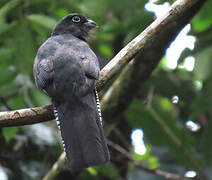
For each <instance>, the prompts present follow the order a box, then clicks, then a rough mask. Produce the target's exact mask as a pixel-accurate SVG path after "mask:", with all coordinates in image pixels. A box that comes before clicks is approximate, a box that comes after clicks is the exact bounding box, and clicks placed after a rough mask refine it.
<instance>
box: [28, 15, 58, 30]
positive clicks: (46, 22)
mask: <svg viewBox="0 0 212 180" xmlns="http://www.w3.org/2000/svg"><path fill="white" fill-rule="evenodd" d="M27 19H28V20H30V21H31V22H34V23H36V24H38V25H41V26H43V27H45V28H47V29H50V30H52V29H53V28H54V26H55V25H56V24H57V21H56V20H55V19H53V18H51V17H49V16H45V15H41V14H31V15H29V16H27Z"/></svg>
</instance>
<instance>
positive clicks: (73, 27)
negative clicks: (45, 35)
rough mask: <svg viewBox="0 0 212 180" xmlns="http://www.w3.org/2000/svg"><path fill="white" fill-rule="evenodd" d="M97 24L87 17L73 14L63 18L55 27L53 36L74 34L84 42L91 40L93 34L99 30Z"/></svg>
mask: <svg viewBox="0 0 212 180" xmlns="http://www.w3.org/2000/svg"><path fill="white" fill-rule="evenodd" d="M97 28H98V26H97V24H96V23H95V22H94V21H93V20H91V19H88V18H86V17H85V16H83V15H81V14H78V13H73V14H69V15H67V16H65V17H63V18H62V19H61V20H60V21H59V22H58V24H57V25H56V26H55V28H54V30H53V32H52V34H51V35H52V36H55V35H60V34H72V35H73V36H75V37H78V38H80V39H83V40H87V39H89V38H90V35H91V34H92V33H91V32H92V31H93V30H95V29H97Z"/></svg>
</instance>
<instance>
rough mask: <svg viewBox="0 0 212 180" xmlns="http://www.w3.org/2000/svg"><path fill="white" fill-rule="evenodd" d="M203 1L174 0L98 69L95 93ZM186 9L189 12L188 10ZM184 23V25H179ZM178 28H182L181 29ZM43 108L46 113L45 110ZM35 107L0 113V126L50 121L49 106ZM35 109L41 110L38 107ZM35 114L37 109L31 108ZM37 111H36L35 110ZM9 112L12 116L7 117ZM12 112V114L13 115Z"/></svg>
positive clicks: (50, 108) (187, 19)
mask: <svg viewBox="0 0 212 180" xmlns="http://www.w3.org/2000/svg"><path fill="white" fill-rule="evenodd" d="M204 1H205V0H202V1H200V0H192V1H191V0H178V1H176V2H175V3H174V4H173V5H172V7H171V9H170V10H169V11H168V12H167V13H166V14H165V15H164V16H163V17H161V18H158V19H156V20H155V21H154V22H153V23H152V24H151V25H150V26H148V27H147V28H146V29H145V30H144V31H143V32H142V33H140V34H139V35H138V36H137V37H136V38H134V39H133V40H132V41H131V42H129V43H128V44H127V45H126V46H125V47H124V48H123V49H122V50H121V51H120V52H119V53H118V54H117V55H116V56H115V57H114V58H113V59H112V60H111V61H110V62H109V63H108V64H107V65H106V66H105V67H104V68H103V69H102V70H101V73H100V79H99V81H98V83H97V90H98V91H100V90H101V89H102V88H103V87H104V86H105V85H106V84H107V83H108V82H109V81H110V80H111V79H112V78H113V77H114V76H115V75H116V74H117V73H118V72H119V71H120V70H121V69H122V68H123V67H124V66H125V65H126V64H127V63H128V62H129V61H130V60H132V59H133V57H135V56H136V55H137V54H138V53H139V52H144V50H145V48H147V47H148V46H150V45H153V44H154V43H153V39H154V37H157V36H158V34H160V33H161V32H163V30H164V29H165V28H166V29H167V28H168V29H169V28H170V27H172V26H173V25H175V23H180V22H182V21H183V22H186V23H188V21H189V20H190V19H191V18H192V17H193V15H194V14H195V12H196V11H197V10H196V9H199V8H200V7H201V4H203V3H204ZM196 6H197V7H198V8H197V7H196ZM190 8H192V9H193V10H190V11H188V10H189V9H190ZM185 12H190V16H188V17H186V19H180V18H179V17H181V16H182V14H185ZM173 22H174V23H173ZM183 24H185V23H183ZM181 28H182V27H181ZM46 108H47V109H48V108H49V109H48V111H52V112H49V114H48V112H47V111H46ZM32 109H33V110H34V109H35V108H29V109H24V110H17V111H16V112H17V113H15V112H0V127H8V126H17V125H27V124H34V123H39V122H44V121H49V120H52V119H54V118H55V117H54V116H53V106H51V105H49V106H45V107H43V111H42V113H39V114H37V113H32V111H33V110H32ZM38 109H39V110H41V109H42V107H40V108H38ZM35 111H37V109H35ZM39 112H40V111H39ZM7 113H8V115H6V114H7ZM11 113H12V114H11ZM14 113H15V114H14Z"/></svg>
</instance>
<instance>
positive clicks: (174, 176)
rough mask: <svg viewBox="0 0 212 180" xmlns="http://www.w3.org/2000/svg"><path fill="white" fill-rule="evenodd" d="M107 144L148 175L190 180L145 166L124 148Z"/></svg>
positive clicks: (168, 179) (169, 179) (110, 142)
mask: <svg viewBox="0 0 212 180" xmlns="http://www.w3.org/2000/svg"><path fill="white" fill-rule="evenodd" d="M107 143H108V145H110V146H111V147H112V148H114V149H115V150H117V151H118V152H120V153H121V154H122V155H124V156H126V157H127V158H129V159H130V160H131V161H132V163H133V165H134V166H135V167H137V168H139V169H141V170H142V171H145V172H147V173H150V174H153V175H156V176H160V177H162V178H165V179H167V180H188V179H187V178H185V177H183V176H180V175H178V174H174V173H169V172H166V171H162V170H159V169H150V168H148V167H147V166H146V165H144V164H143V163H142V162H139V161H136V160H134V159H133V157H132V155H131V154H130V153H129V152H128V151H126V150H125V149H124V148H122V147H121V146H119V145H118V144H115V143H113V142H112V141H110V140H107Z"/></svg>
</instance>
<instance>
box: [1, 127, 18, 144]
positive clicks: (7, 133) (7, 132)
mask: <svg viewBox="0 0 212 180" xmlns="http://www.w3.org/2000/svg"><path fill="white" fill-rule="evenodd" d="M18 130H19V129H18V127H6V128H3V130H2V132H3V136H4V138H5V139H6V141H7V142H9V141H10V140H11V139H12V138H14V137H15V135H16V134H17V132H18Z"/></svg>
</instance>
